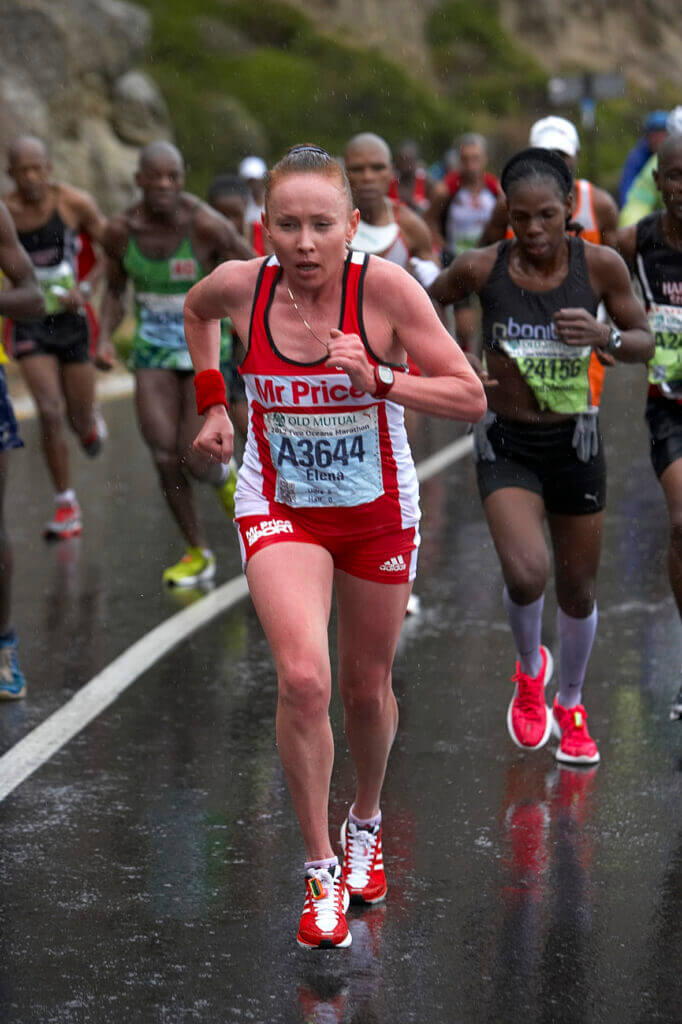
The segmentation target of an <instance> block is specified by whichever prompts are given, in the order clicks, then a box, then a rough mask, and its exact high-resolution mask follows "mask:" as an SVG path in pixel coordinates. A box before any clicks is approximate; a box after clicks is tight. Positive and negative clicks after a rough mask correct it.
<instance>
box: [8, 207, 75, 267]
mask: <svg viewBox="0 0 682 1024" xmlns="http://www.w3.org/2000/svg"><path fill="white" fill-rule="evenodd" d="M17 233H18V235H19V241H20V242H21V244H22V245H23V247H24V249H25V250H26V252H27V253H28V254H29V256H30V257H31V262H32V263H33V265H34V266H35V267H38V268H41V267H56V266H59V264H60V263H63V262H64V261H66V262H67V263H69V264H70V265H71V268H72V269H73V270H74V271H75V270H76V266H77V262H78V239H77V237H76V234H75V232H74V231H72V230H71V228H69V227H67V225H66V224H65V223H64V221H63V220H62V218H61V216H60V214H59V211H58V210H55V211H54V213H53V214H52V216H51V217H50V218H49V220H47V221H46V222H45V223H44V224H41V225H40V227H37V228H33V229H32V230H31V231H19V232H17Z"/></svg>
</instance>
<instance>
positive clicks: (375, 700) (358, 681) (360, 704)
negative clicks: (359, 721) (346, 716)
mask: <svg viewBox="0 0 682 1024" xmlns="http://www.w3.org/2000/svg"><path fill="white" fill-rule="evenodd" d="M339 689H340V691H341V697H342V699H343V706H344V709H345V711H346V713H349V712H350V713H351V714H353V715H361V716H362V718H363V719H366V720H367V721H370V722H371V721H373V720H375V719H381V718H382V717H383V715H384V712H385V710H386V705H387V703H389V702H390V700H391V697H392V689H391V673H390V669H388V670H385V669H380V670H377V671H375V672H374V673H372V671H371V670H370V671H366V672H364V673H363V674H362V676H361V677H360V676H358V677H357V678H352V677H351V678H349V677H348V676H346V677H345V678H340V679H339Z"/></svg>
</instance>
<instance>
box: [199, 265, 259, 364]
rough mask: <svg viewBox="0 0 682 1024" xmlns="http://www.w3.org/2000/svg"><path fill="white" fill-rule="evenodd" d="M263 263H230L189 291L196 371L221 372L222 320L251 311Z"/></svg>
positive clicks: (218, 268) (216, 270)
mask: <svg viewBox="0 0 682 1024" xmlns="http://www.w3.org/2000/svg"><path fill="white" fill-rule="evenodd" d="M262 263H263V260H262V259H257V260H230V261H229V262H226V263H221V264H220V266H218V267H216V269H215V270H214V271H213V272H212V273H211V274H209V275H208V276H207V277H204V278H202V280H201V281H199V282H198V283H197V284H195V285H194V287H193V288H190V290H189V292H188V293H187V297H186V299H185V306H184V312H185V337H186V338H187V347H188V348H189V351H190V355H191V356H192V363H193V364H194V372H195V373H201V371H202V370H210V369H215V370H217V369H218V366H219V361H220V321H221V320H224V319H225V317H227V316H232V317H233V319H234V314H235V311H236V310H240V309H244V308H249V309H250V306H251V300H252V298H253V292H254V288H255V284H256V277H257V275H258V271H259V269H260V267H261V266H262Z"/></svg>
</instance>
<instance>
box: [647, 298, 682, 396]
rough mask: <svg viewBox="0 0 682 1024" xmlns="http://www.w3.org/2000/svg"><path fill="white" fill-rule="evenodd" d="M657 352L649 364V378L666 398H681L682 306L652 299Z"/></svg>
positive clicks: (652, 323)
mask: <svg viewBox="0 0 682 1024" xmlns="http://www.w3.org/2000/svg"><path fill="white" fill-rule="evenodd" d="M648 316H649V324H650V326H651V331H652V333H653V336H654V341H655V342H656V351H655V352H654V356H653V359H652V360H651V362H650V363H649V381H650V382H651V383H652V384H656V385H657V386H658V387H659V388H660V390H661V392H662V393H663V394H664V395H665V396H666V398H682V306H663V305H659V304H658V303H656V302H653V303H652V304H651V306H650V308H649V312H648Z"/></svg>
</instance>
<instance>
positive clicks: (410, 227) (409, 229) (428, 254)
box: [398, 206, 435, 263]
mask: <svg viewBox="0 0 682 1024" xmlns="http://www.w3.org/2000/svg"><path fill="white" fill-rule="evenodd" d="M398 223H399V225H400V229H401V231H402V233H403V235H404V236H405V240H406V241H407V247H408V249H409V251H410V256H416V257H417V258H418V259H420V260H429V261H431V262H433V263H435V260H434V259H433V245H432V243H431V233H430V231H429V229H428V228H427V226H426V224H425V223H424V221H423V220H422V218H421V217H420V216H419V214H417V213H415V212H414V210H411V209H410V208H409V206H400V207H399V208H398Z"/></svg>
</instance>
